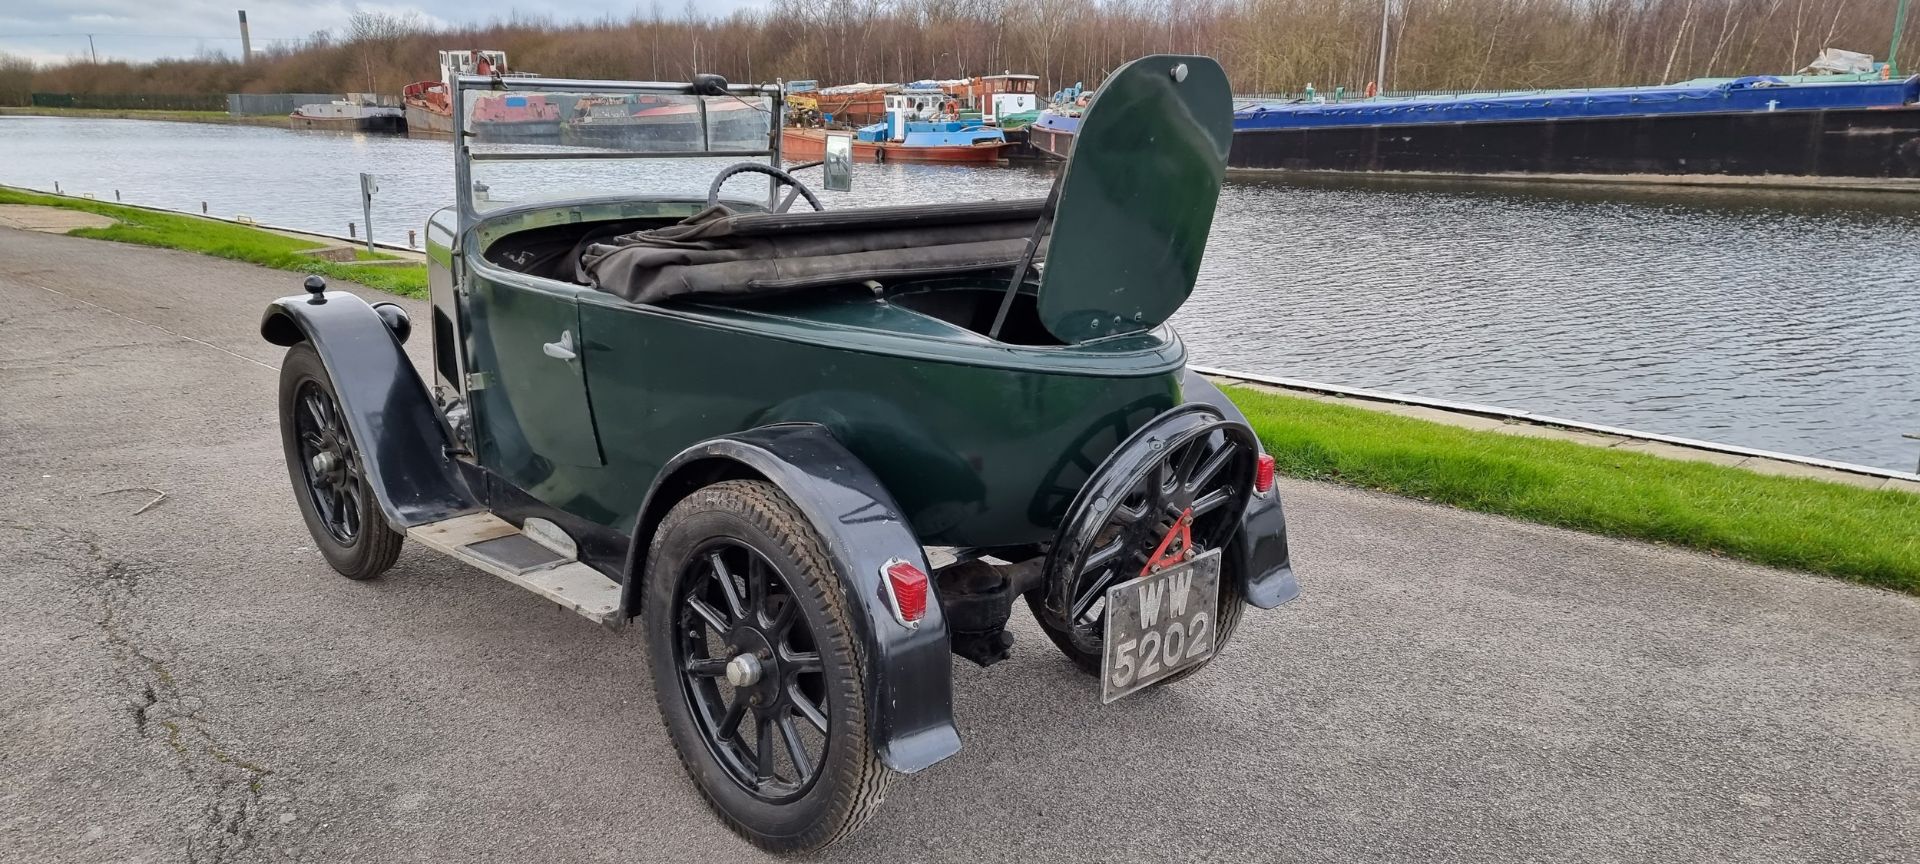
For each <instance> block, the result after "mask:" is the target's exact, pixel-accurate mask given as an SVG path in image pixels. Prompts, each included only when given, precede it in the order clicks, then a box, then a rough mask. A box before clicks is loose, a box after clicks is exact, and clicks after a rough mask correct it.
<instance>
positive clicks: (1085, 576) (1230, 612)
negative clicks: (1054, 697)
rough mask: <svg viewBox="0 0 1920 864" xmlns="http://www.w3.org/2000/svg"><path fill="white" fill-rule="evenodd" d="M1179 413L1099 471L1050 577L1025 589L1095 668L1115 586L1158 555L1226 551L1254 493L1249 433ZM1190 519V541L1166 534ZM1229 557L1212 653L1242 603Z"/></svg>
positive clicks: (1078, 658) (1047, 621)
mask: <svg viewBox="0 0 1920 864" xmlns="http://www.w3.org/2000/svg"><path fill="white" fill-rule="evenodd" d="M1176 412H1178V413H1174V414H1172V415H1171V416H1169V417H1166V418H1163V419H1162V420H1156V421H1155V423H1154V424H1152V425H1151V426H1149V427H1147V428H1143V429H1141V430H1140V431H1139V432H1138V433H1136V434H1135V435H1134V436H1133V437H1131V438H1129V439H1128V440H1127V442H1125V443H1123V444H1122V445H1121V446H1120V448H1119V449H1117V450H1115V451H1114V453H1113V454H1112V455H1110V456H1109V457H1108V458H1107V460H1106V461H1105V462H1104V463H1103V464H1102V465H1101V467H1100V469H1099V470H1098V471H1097V472H1095V475H1094V477H1093V479H1092V480H1090V481H1089V482H1088V484H1087V486H1086V488H1085V489H1083V490H1082V493H1081V495H1080V496H1079V498H1078V499H1076V500H1075V502H1074V504H1073V507H1072V508H1070V509H1069V511H1068V516H1067V521H1066V523H1065V525H1064V526H1063V528H1062V530H1061V535H1060V540H1059V542H1057V543H1056V544H1055V548H1054V550H1053V552H1052V553H1051V555H1050V556H1049V558H1048V562H1047V578H1046V581H1045V582H1044V584H1043V585H1042V586H1041V588H1040V589H1038V590H1036V591H1035V592H1034V593H1032V594H1029V595H1027V602H1028V604H1029V605H1030V606H1031V607H1032V609H1033V613H1034V617H1035V618H1036V619H1038V620H1039V622H1040V625H1041V628H1042V629H1043V630H1045V631H1046V633H1047V636H1048V638H1050V639H1051V640H1052V641H1053V643H1054V645H1055V646H1057V647H1059V649H1060V650H1061V652H1062V653H1064V654H1066V655H1067V657H1068V659H1070V660H1072V661H1073V662H1074V665H1075V666H1077V667H1079V668H1080V669H1081V670H1082V671H1085V672H1087V673H1089V674H1094V675H1098V674H1099V673H1100V663H1101V659H1102V651H1103V649H1104V645H1103V641H1104V638H1103V637H1104V634H1105V633H1106V594H1107V591H1108V589H1110V588H1112V587H1113V586H1115V585H1119V584H1121V583H1123V582H1127V581H1130V580H1133V579H1136V578H1139V577H1140V576H1141V575H1143V573H1145V572H1146V571H1147V569H1148V566H1149V561H1150V560H1153V559H1154V556H1155V553H1156V552H1159V553H1161V555H1162V557H1163V558H1165V557H1166V556H1177V557H1179V558H1180V559H1183V560H1185V559H1191V558H1193V557H1195V556H1197V555H1199V554H1202V553H1205V552H1209V551H1212V550H1215V549H1222V548H1225V546H1226V545H1227V543H1228V542H1230V541H1231V540H1232V539H1233V537H1234V534H1235V532H1237V531H1238V530H1239V528H1240V516H1241V514H1242V513H1243V512H1244V511H1245V510H1246V505H1247V497H1248V496H1249V495H1251V494H1252V491H1253V467H1254V463H1255V460H1256V459H1257V458H1258V457H1259V449H1258V444H1257V443H1256V441H1255V440H1254V438H1253V436H1252V433H1251V431H1250V430H1247V429H1246V428H1245V427H1244V426H1243V425H1241V424H1238V423H1230V422H1227V421H1225V420H1222V419H1220V418H1219V416H1218V415H1217V414H1214V413H1212V412H1211V410H1210V409H1206V410H1188V411H1181V409H1176ZM1183 520H1190V521H1187V532H1186V536H1187V537H1188V538H1189V539H1190V543H1189V544H1187V545H1186V546H1184V547H1183V546H1182V544H1181V541H1180V540H1179V539H1177V537H1176V539H1172V540H1169V536H1168V535H1169V534H1170V533H1173V534H1175V535H1178V534H1180V533H1181V532H1178V531H1176V528H1178V526H1179V525H1180V524H1181V522H1182V521H1183ZM1163 543H1165V544H1166V546H1165V548H1162V544H1163ZM1232 562H1233V559H1232V556H1227V557H1226V560H1224V561H1223V562H1222V564H1223V567H1222V569H1221V573H1220V603H1219V609H1218V613H1217V617H1216V618H1215V620H1216V621H1217V622H1218V625H1217V626H1216V628H1215V633H1216V636H1215V651H1214V654H1215V656H1218V653H1219V649H1220V648H1221V647H1224V646H1225V644H1226V642H1227V639H1228V638H1229V637H1230V636H1231V635H1232V633H1233V628H1234V626H1235V625H1237V624H1238V623H1239V620H1240V613H1241V611H1242V607H1243V606H1244V605H1245V599H1244V597H1243V593H1242V590H1241V586H1240V574H1239V573H1238V571H1237V568H1236V567H1234V566H1233V563H1232ZM1208 662H1211V661H1210V660H1209V661H1208ZM1201 665H1203V666H1204V665H1205V664H1204V663H1203V664H1201ZM1199 668H1200V667H1198V666H1196V667H1193V668H1192V669H1188V670H1183V671H1182V672H1181V673H1180V674H1178V675H1174V676H1172V677H1170V678H1168V679H1166V681H1163V682H1161V683H1163V684H1164V683H1167V682H1170V681H1175V680H1178V679H1180V678H1184V677H1186V676H1187V675H1190V674H1192V673H1193V672H1194V671H1197V670H1198V669H1199Z"/></svg>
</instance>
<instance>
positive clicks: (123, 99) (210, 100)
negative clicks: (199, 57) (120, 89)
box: [33, 93, 227, 111]
mask: <svg viewBox="0 0 1920 864" xmlns="http://www.w3.org/2000/svg"><path fill="white" fill-rule="evenodd" d="M33 105H34V107H36V108H105V109H112V110H130V111H218V110H220V109H222V108H225V107H227V105H226V100H225V99H224V98H222V97H219V96H187V95H180V94H173V95H168V94H156V93H35V94H33Z"/></svg>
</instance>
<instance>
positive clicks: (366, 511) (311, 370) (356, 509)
mask: <svg viewBox="0 0 1920 864" xmlns="http://www.w3.org/2000/svg"><path fill="white" fill-rule="evenodd" d="M280 437H281V443H282V445H283V449H284V450H285V453H286V460H287V475H288V479H289V480H291V481H292V482H293V488H294V497H295V499H296V501H297V502H298V504H299V506H300V514H301V516H302V518H304V519H305V521H306V523H307V531H308V533H310V534H312V535H313V541H314V544H315V545H317V546H319V547H320V553H321V555H323V556H324V557H325V558H326V559H327V563H328V564H331V565H332V566H333V568H334V569H335V570H337V571H339V572H340V574H341V575H343V576H347V577H349V578H352V579H371V578H373V577H375V576H378V575H380V574H381V573H382V572H384V571H386V569H387V568H388V567H391V566H393V562H394V559H396V558H397V557H399V554H400V545H401V543H402V542H403V540H404V537H403V536H402V535H401V534H400V533H398V532H396V531H394V530H393V529H392V528H390V527H388V526H387V523H386V520H385V518H384V517H383V516H382V515H381V513H380V508H379V502H378V501H377V500H376V499H375V498H374V495H373V488H372V487H371V486H370V485H369V484H368V480H367V476H366V468H365V463H364V462H363V461H362V459H361V455H360V452H359V449H358V448H357V447H356V446H355V445H354V441H353V433H352V430H351V429H350V427H349V426H348V421H347V417H346V414H345V412H343V411H341V409H340V401H339V398H338V396H337V395H336V392H335V390H334V387H333V381H332V379H331V378H329V377H328V375H327V370H326V366H325V364H323V363H321V361H320V355H319V354H318V353H316V352H315V351H314V350H313V346H312V345H310V344H308V343H305V342H302V343H300V344H298V345H295V346H294V347H293V348H292V349H290V350H288V351H287V359H286V362H285V363H284V364H283V365H282V366H281V367H280Z"/></svg>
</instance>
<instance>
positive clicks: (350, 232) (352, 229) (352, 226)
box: [347, 222, 360, 240]
mask: <svg viewBox="0 0 1920 864" xmlns="http://www.w3.org/2000/svg"><path fill="white" fill-rule="evenodd" d="M357 224H358V223H354V222H348V223H347V239H349V240H353V239H357V238H358V237H359V236H360V231H359V229H358V227H357Z"/></svg>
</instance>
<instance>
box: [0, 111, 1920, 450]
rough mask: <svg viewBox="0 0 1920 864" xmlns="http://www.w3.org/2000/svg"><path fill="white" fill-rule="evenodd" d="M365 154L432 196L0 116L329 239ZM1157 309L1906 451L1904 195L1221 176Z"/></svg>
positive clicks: (107, 170) (887, 174)
mask: <svg viewBox="0 0 1920 864" xmlns="http://www.w3.org/2000/svg"><path fill="white" fill-rule="evenodd" d="M644 161H646V160H643V162H644ZM648 164H657V163H648ZM628 165H630V166H631V167H622V168H620V169H619V170H620V171H630V172H641V171H646V170H652V169H648V168H645V167H643V166H642V165H633V164H632V163H628ZM691 167H692V166H688V167H687V168H671V169H662V170H675V171H681V172H682V173H681V174H679V175H675V176H671V177H655V178H648V177H643V176H641V175H640V174H638V173H634V174H632V175H631V177H629V176H626V175H608V174H600V175H596V176H595V177H592V178H587V179H589V180H590V181H591V182H590V183H588V184H587V185H589V186H592V187H593V188H599V189H602V190H603V191H615V190H616V189H617V188H618V187H620V186H628V187H630V188H635V189H644V188H647V187H648V186H649V185H658V184H661V183H665V184H667V185H670V186H672V187H674V188H676V189H683V188H694V187H703V186H704V178H705V177H707V176H710V174H708V173H706V172H708V171H710V168H707V167H700V168H699V169H698V172H689V170H688V169H689V168H691ZM556 170H558V169H556ZM362 171H367V172H371V173H373V174H375V175H376V176H377V177H378V178H379V185H380V191H379V194H378V195H377V196H376V202H375V209H374V227H375V236H376V237H377V238H378V239H381V240H385V241H390V242H398V243H404V242H405V240H406V232H407V229H409V228H416V229H417V228H418V227H419V226H420V225H421V224H422V222H423V221H424V220H425V219H426V217H427V214H428V213H430V212H431V211H432V210H434V209H435V208H437V207H439V206H441V205H442V204H443V203H445V202H446V201H447V200H448V198H449V196H450V195H451V190H452V179H451V177H452V156H451V153H450V145H449V144H448V143H447V142H446V141H440V140H410V139H406V138H394V137H378V136H349V135H331V134H324V133H297V132H292V131H286V130H280V129H272V128H258V127H230V126H213V125H200V124H191V123H161V122H150V121H135V120H77V119H66V118H39V117H6V118H0V183H5V184H7V185H13V186H25V187H32V188H37V189H49V190H50V189H52V188H53V186H54V183H55V182H58V183H59V184H60V185H61V188H62V189H64V190H65V191H67V192H69V193H92V194H93V195H95V196H96V197H98V198H101V199H104V200H112V199H113V194H114V190H116V189H117V190H119V191H120V194H121V195H122V196H123V197H124V198H125V200H127V201H129V202H133V203H140V204H149V205H156V206H162V207H172V208H179V209H185V210H195V211H197V210H199V208H200V204H201V202H202V201H204V202H206V203H207V206H208V208H209V209H210V210H211V212H213V213H214V214H216V215H223V216H234V215H240V214H244V215H247V216H251V217H253V218H255V219H258V220H260V221H263V222H270V223H274V224H280V225H286V226H290V227H300V228H307V229H310V230H318V231H325V232H328V233H336V234H344V233H345V232H346V229H347V223H348V222H350V221H353V222H357V221H360V219H361V215H360V202H359V197H358V180H357V175H358V173H359V172H362ZM691 173H698V174H699V176H698V177H692V176H691ZM808 176H813V175H811V174H810V175H808ZM1050 178H1051V174H1050V169H1049V168H1048V167H1047V166H1044V165H1015V166H1012V167H999V168H969V167H953V166H914V165H861V166H859V167H858V169H857V172H856V175H855V191H854V192H852V193H849V194H843V195H836V194H832V193H826V192H822V193H821V195H822V197H823V199H824V200H825V201H826V203H827V206H829V207H835V206H847V205H851V204H875V203H891V202H913V201H947V200H965V199H973V198H995V197H998V198H1006V197H1017V196H1029V195H1041V194H1044V193H1045V190H1046V187H1047V184H1048V182H1049V181H1050ZM572 179H575V180H578V179H579V178H572ZM743 182H750V181H743ZM609 187H611V188H609ZM741 191H742V192H743V193H744V192H745V191H747V190H746V187H744V186H743V187H742V189H741ZM1175 324H1176V326H1177V327H1178V329H1179V332H1180V334H1181V336H1182V337H1183V338H1185V339H1186V340H1187V343H1188V345H1189V346H1190V348H1191V351H1192V357H1193V359H1194V362H1196V363H1200V364H1203V365H1209V366H1218V367H1225V368H1230V369H1238V370H1244V371H1248V372H1257V373H1264V374H1269V375H1282V376H1288V377H1294V378H1305V379H1311V380H1316V381H1325V382H1329V383H1335V384H1342V385H1347V386H1353V387H1366V388H1373V389H1380V390H1390V391H1395V392H1400V393H1410V394H1417V395H1421V396H1429V397H1435V398H1443V399H1454V400H1460V401H1468V402H1479V403H1484V404H1491V405H1498V406H1503V407H1507V408H1516V409H1523V410H1529V411H1535V412H1539V413H1544V414H1551V415H1555V416H1560V417H1569V418H1576V419H1580V420H1586V421H1589V422H1595V423H1605V424H1610V425H1615V426H1624V427H1628V428H1634V429H1641V430H1645V431H1651V432H1659V433H1665V434H1669V435H1681V436H1686V437H1691V438H1701V439H1706V440H1711V441H1719V442H1724V443H1730V444H1741V445H1745V446H1749V447H1759V448H1765V449H1769V450H1779V451H1783V452H1788V453H1797V454H1801V455H1807V456H1819V457H1824V458H1828V459H1837V460H1841V461H1847V462H1856V463H1862V464H1867V465H1876V466H1880V467H1885V468H1896V469H1901V470H1909V471H1910V470H1913V469H1914V467H1915V461H1916V457H1920V442H1915V441H1909V440H1904V439H1903V438H1902V437H1901V436H1902V433H1920V390H1917V389H1916V386H1915V385H1916V383H1920V196H1912V195H1904V194H1889V193H1882V194H1873V193H1839V192H1807V191H1784V190H1780V191H1759V190H1722V189H1705V188H1681V189H1674V188H1662V189H1655V188H1633V187H1627V188H1622V187H1596V186H1571V185H1563V184H1546V183H1537V184H1536V183H1525V184H1519V183H1512V182H1490V181H1478V182H1476V181H1465V180H1462V181H1414V180H1406V179H1390V178H1357V179H1356V178H1341V179H1332V178H1304V179H1302V178H1290V179H1279V178H1240V177H1236V178H1233V179H1231V180H1229V183H1228V186H1227V189H1226V191H1225V193H1224V195H1223V197H1222V199H1221V203H1220V208H1219V211H1218V215H1217V217H1216V218H1215V223H1214V230H1213V235H1212V241H1211V244H1210V246H1209V249H1208V253H1207V259H1206V264H1205V267H1204V269H1203V271H1202V273H1201V277H1200V283H1199V285H1198V287H1197V288H1196V289H1195V292H1194V296H1193V298H1192V299H1191V300H1190V301H1189V302H1188V304H1187V305H1186V307H1185V308H1183V309H1182V310H1181V312H1180V314H1179V316H1178V317H1177V318H1176V319H1175Z"/></svg>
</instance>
